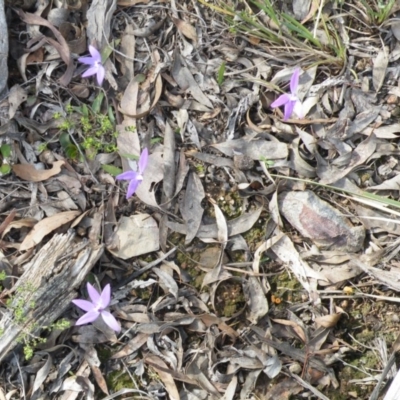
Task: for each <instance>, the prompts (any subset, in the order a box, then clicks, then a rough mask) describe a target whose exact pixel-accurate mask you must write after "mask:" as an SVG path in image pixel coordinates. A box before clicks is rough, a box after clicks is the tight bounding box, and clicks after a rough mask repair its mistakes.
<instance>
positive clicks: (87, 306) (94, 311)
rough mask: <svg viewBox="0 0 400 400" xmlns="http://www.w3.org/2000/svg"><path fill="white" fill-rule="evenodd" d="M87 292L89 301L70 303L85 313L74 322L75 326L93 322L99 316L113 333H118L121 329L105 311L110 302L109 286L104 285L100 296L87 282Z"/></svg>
mask: <svg viewBox="0 0 400 400" xmlns="http://www.w3.org/2000/svg"><path fill="white" fill-rule="evenodd" d="M87 291H88V293H89V297H90V300H91V301H87V300H80V299H78V300H72V302H73V303H74V304H75V305H76V306H78V307H79V308H81V309H82V310H84V311H86V314H84V315H82V317H80V318H79V319H78V321H76V325H84V324H88V323H90V322H93V321H95V320H96V319H97V318H98V317H99V316H100V315H101V317H102V318H103V320H104V322H105V323H106V324H107V325H108V326H109V327H110V328H111V329H113V330H114V331H117V332H119V331H120V330H121V327H120V326H119V324H118V322H117V320H116V319H115V318H114V316H113V315H112V314H111V313H110V312H108V311H106V310H105V309H106V308H107V307H108V305H109V304H110V300H111V287H110V285H109V284H108V285H106V286H105V287H104V289H103V291H102V292H101V294H100V293H99V292H98V291H97V290H96V289H95V288H94V287H93V286H92V285H91V284H90V283H89V282H88V284H87Z"/></svg>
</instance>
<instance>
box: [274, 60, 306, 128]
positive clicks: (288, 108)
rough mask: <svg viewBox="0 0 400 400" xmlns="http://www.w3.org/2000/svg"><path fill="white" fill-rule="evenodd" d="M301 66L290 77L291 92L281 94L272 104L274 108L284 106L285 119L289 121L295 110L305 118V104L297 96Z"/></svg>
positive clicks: (300, 116) (299, 115)
mask: <svg viewBox="0 0 400 400" xmlns="http://www.w3.org/2000/svg"><path fill="white" fill-rule="evenodd" d="M300 71H301V70H300V68H296V69H295V71H294V72H293V75H292V77H291V78H290V93H285V94H282V95H280V96H279V97H278V98H277V99H276V100H275V101H274V102H273V103H272V104H271V107H272V108H276V107H281V106H284V117H283V120H284V121H287V120H288V119H289V118H290V117H291V115H292V114H293V112H294V113H295V114H296V115H297V116H298V117H299V118H304V111H303V104H302V102H301V101H300V99H299V98H298V96H297V89H298V86H299V76H300Z"/></svg>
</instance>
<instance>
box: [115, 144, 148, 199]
mask: <svg viewBox="0 0 400 400" xmlns="http://www.w3.org/2000/svg"><path fill="white" fill-rule="evenodd" d="M148 159H149V151H148V150H147V148H146V149H144V150H143V151H142V153H141V154H140V157H139V163H138V166H139V170H138V171H126V172H123V173H122V174H119V175H117V176H116V177H115V179H117V180H122V179H126V180H128V181H130V182H129V185H128V191H127V193H126V198H127V199H129V197H131V196H133V194H134V193H135V192H136V189H137V188H138V186H139V183H141V182H142V180H143V173H144V170H145V169H146V166H147V161H148Z"/></svg>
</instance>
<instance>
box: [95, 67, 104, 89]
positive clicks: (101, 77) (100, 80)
mask: <svg viewBox="0 0 400 400" xmlns="http://www.w3.org/2000/svg"><path fill="white" fill-rule="evenodd" d="M105 74H106V71H105V69H104V67H103V66H102V65H98V70H97V83H98V84H99V86H101V85H102V84H103V81H104V76H105Z"/></svg>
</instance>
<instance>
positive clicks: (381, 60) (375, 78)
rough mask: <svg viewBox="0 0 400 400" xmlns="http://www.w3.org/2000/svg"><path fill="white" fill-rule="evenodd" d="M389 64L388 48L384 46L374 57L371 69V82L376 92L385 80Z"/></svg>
mask: <svg viewBox="0 0 400 400" xmlns="http://www.w3.org/2000/svg"><path fill="white" fill-rule="evenodd" d="M388 64H389V49H388V47H386V46H385V47H384V48H383V49H382V50H381V51H380V52H379V53H378V55H377V56H376V58H375V59H374V69H373V70H372V84H373V85H374V89H375V90H376V91H377V92H378V91H379V90H380V89H381V87H382V85H383V82H384V80H385V76H386V69H387V66H388Z"/></svg>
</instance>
